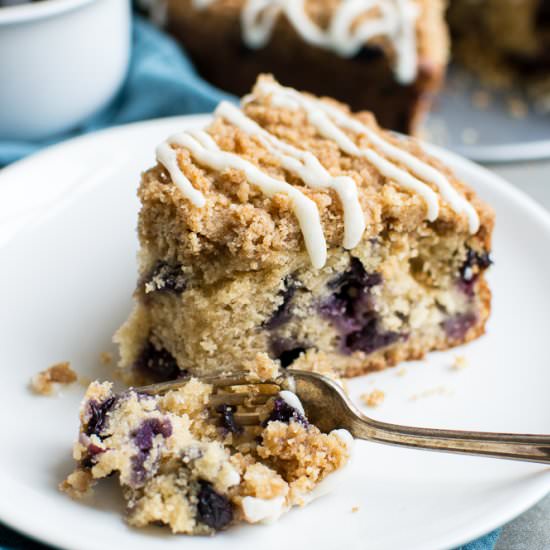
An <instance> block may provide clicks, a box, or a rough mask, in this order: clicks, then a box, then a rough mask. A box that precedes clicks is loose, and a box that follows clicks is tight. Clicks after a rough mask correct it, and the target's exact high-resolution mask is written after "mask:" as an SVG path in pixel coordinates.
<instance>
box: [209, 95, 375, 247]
mask: <svg viewBox="0 0 550 550" xmlns="http://www.w3.org/2000/svg"><path fill="white" fill-rule="evenodd" d="M215 114H217V115H218V116H221V117H222V118H224V119H225V120H227V121H228V122H230V123H231V124H233V125H234V126H237V127H238V128H239V129H240V130H242V131H243V132H245V133H246V134H248V135H249V136H254V137H256V138H257V139H258V140H259V141H260V142H261V143H262V145H263V146H264V147H265V148H266V149H267V150H268V151H269V152H270V153H271V154H272V155H273V156H274V157H276V158H277V160H278V161H279V162H280V163H281V166H282V167H283V168H284V169H285V170H287V171H289V172H291V173H293V174H295V175H296V176H298V177H299V178H300V179H301V180H302V181H303V182H304V183H305V184H306V185H308V186H309V187H312V188H314V189H315V188H329V189H334V191H336V193H337V195H338V197H339V198H340V201H341V203H342V208H343V210H344V242H343V245H344V248H347V249H352V248H355V247H356V246H357V245H358V244H359V241H360V240H361V237H362V236H363V232H364V231H365V216H364V214H363V210H362V209H361V205H360V204H359V198H358V196H357V185H356V184H355V181H354V179H353V178H351V177H349V176H332V175H331V174H329V172H328V171H327V170H326V168H325V167H324V166H323V165H322V164H321V163H320V162H319V159H318V158H317V157H316V156H315V155H313V154H312V153H310V152H309V151H302V150H301V149H297V148H296V147H293V146H292V145H290V144H288V143H285V142H284V141H281V140H280V139H278V138H276V137H275V136H274V135H273V134H270V133H269V132H267V131H266V130H264V129H263V128H262V127H261V126H259V125H258V124H257V123H256V122H254V121H253V120H252V119H251V118H249V117H247V116H246V115H245V114H244V113H243V112H242V111H241V110H240V109H238V108H237V107H235V106H234V105H231V103H228V102H226V101H222V102H221V103H220V105H219V106H218V108H217V109H216V111H215Z"/></svg>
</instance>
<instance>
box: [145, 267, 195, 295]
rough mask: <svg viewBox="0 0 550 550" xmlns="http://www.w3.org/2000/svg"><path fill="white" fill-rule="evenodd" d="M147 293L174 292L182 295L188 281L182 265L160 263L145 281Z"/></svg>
mask: <svg viewBox="0 0 550 550" xmlns="http://www.w3.org/2000/svg"><path fill="white" fill-rule="evenodd" d="M144 284H145V287H146V292H173V293H174V294H181V293H182V292H183V291H184V290H185V289H186V287H187V281H186V280H185V276H184V274H183V272H182V270H181V265H180V264H175V265H173V264H169V263H167V262H164V261H158V262H157V263H156V264H155V266H154V267H153V269H152V270H151V272H150V273H149V275H148V277H147V279H146V281H145V283H144Z"/></svg>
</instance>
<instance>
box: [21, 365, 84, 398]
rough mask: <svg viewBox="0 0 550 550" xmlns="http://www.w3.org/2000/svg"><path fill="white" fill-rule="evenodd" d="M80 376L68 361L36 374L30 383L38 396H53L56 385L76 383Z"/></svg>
mask: <svg viewBox="0 0 550 550" xmlns="http://www.w3.org/2000/svg"><path fill="white" fill-rule="evenodd" d="M77 379H78V376H77V374H76V372H75V371H74V370H73V369H72V368H71V364H70V363H69V362H68V361H64V362H62V363H56V364H55V365H52V366H51V367H49V368H47V369H46V370H43V371H41V372H39V373H38V374H35V375H34V376H33V377H32V378H31V381H30V387H31V390H32V391H33V392H34V393H36V394H37V395H52V394H53V393H54V390H55V387H56V384H63V385H69V384H72V383H73V382H76V381H77Z"/></svg>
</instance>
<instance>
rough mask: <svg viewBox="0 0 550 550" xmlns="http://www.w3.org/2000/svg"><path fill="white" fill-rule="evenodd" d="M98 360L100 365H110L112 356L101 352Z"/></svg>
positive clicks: (106, 352) (109, 353)
mask: <svg viewBox="0 0 550 550" xmlns="http://www.w3.org/2000/svg"><path fill="white" fill-rule="evenodd" d="M99 360H100V361H101V364H102V365H106V366H107V365H112V363H113V354H112V353H111V352H109V351H103V352H101V355H100V356H99Z"/></svg>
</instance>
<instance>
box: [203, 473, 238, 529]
mask: <svg viewBox="0 0 550 550" xmlns="http://www.w3.org/2000/svg"><path fill="white" fill-rule="evenodd" d="M199 487H200V488H199V492H198V495H197V519H198V521H200V522H201V523H204V524H205V525H208V527H211V528H212V529H216V530H217V531H218V530H220V529H223V528H224V527H225V526H226V525H228V524H229V523H231V521H232V520H233V505H232V504H231V502H230V501H229V499H227V498H226V497H224V496H223V495H220V494H219V493H217V492H216V491H215V490H214V488H213V487H212V484H211V483H208V481H204V480H200V481H199Z"/></svg>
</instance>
